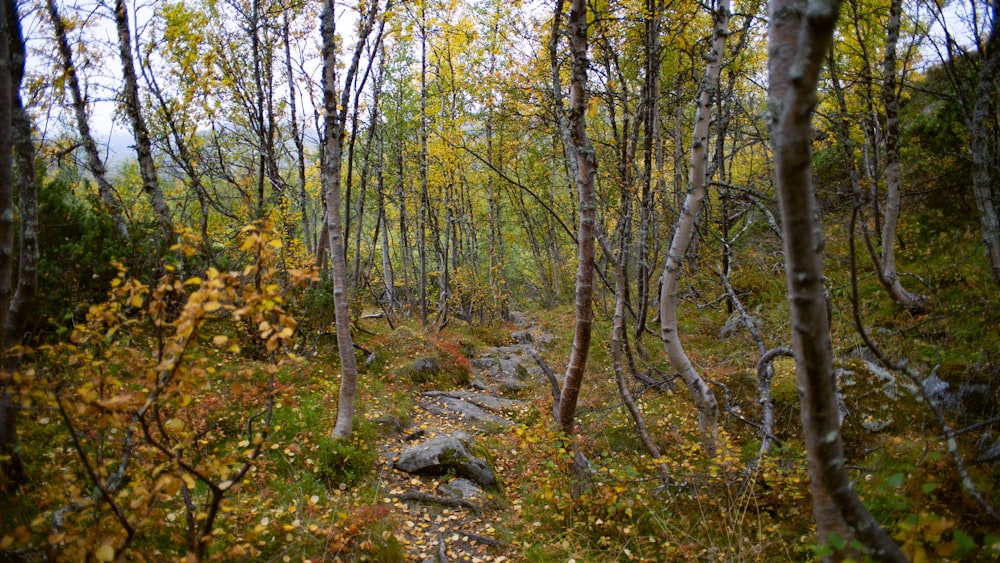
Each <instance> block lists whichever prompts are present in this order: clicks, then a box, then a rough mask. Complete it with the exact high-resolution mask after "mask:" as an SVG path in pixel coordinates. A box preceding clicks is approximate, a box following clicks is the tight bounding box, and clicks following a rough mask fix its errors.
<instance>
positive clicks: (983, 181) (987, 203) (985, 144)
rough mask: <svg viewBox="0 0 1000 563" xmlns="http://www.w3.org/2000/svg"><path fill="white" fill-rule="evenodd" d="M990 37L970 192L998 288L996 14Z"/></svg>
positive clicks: (999, 53) (974, 127)
mask: <svg viewBox="0 0 1000 563" xmlns="http://www.w3.org/2000/svg"><path fill="white" fill-rule="evenodd" d="M992 22H993V23H992V26H993V27H992V28H991V29H990V37H989V40H988V41H987V42H986V46H985V50H986V52H985V53H983V56H982V62H981V66H980V67H979V77H978V79H977V81H976V94H975V102H974V103H973V109H972V123H971V124H970V127H969V133H970V137H971V139H970V141H971V145H972V147H971V148H972V190H973V192H974V193H975V194H976V207H977V208H978V209H979V217H980V221H981V223H982V227H983V246H984V247H985V250H986V262H987V264H988V265H989V268H990V273H991V274H992V275H993V281H994V282H996V284H997V285H1000V219H998V213H997V204H996V201H997V192H996V187H995V186H996V180H997V179H996V178H995V177H994V174H995V172H994V171H995V170H996V158H997V147H996V145H995V144H993V141H992V140H991V138H990V137H991V135H990V124H991V123H995V121H996V80H997V74H998V73H1000V34H998V32H997V26H998V24H997V14H996V13H994V15H993V19H992Z"/></svg>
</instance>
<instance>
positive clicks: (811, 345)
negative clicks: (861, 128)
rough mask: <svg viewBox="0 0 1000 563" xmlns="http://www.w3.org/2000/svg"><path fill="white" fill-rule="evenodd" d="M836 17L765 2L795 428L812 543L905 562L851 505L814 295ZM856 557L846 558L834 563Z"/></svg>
mask: <svg viewBox="0 0 1000 563" xmlns="http://www.w3.org/2000/svg"><path fill="white" fill-rule="evenodd" d="M839 11H840V0H828V1H823V2H820V3H819V4H817V5H810V6H809V9H808V12H807V11H806V2H805V1H804V0H772V2H771V6H770V13H769V20H768V38H769V57H768V66H769V74H770V78H769V85H770V88H769V92H768V116H769V119H770V123H769V125H770V130H771V143H772V146H773V149H774V164H775V178H776V181H777V188H778V194H779V196H780V200H781V215H782V224H783V225H784V229H785V236H784V237H783V238H784V247H785V248H784V250H785V275H786V282H787V286H788V301H789V306H790V309H791V324H792V327H793V330H792V342H793V347H794V350H795V363H796V371H797V373H798V380H799V396H800V398H801V403H802V429H803V435H804V437H805V443H806V454H807V458H808V462H809V475H810V482H811V486H812V493H813V512H814V514H815V516H816V527H817V531H818V533H819V541H820V543H822V544H828V543H829V541H830V538H831V535H832V534H834V533H836V534H838V535H839V536H840V537H841V538H842V539H844V540H845V541H848V542H850V540H851V539H852V537H853V538H857V539H859V540H860V541H861V542H863V543H864V544H865V546H866V547H868V548H869V549H870V550H871V555H872V557H874V558H875V559H876V560H885V561H906V557H905V556H904V555H903V554H902V552H901V551H900V550H899V548H898V547H897V546H896V545H895V544H894V543H893V542H892V540H891V539H890V538H889V536H888V535H887V534H886V533H885V531H884V530H882V528H881V527H880V526H879V525H878V523H877V522H876V521H875V520H874V519H873V518H872V516H871V514H870V513H869V512H868V510H867V509H866V508H865V506H864V504H863V503H862V502H861V500H860V499H859V498H858V495H857V492H856V491H855V490H854V488H853V485H852V484H851V481H850V478H849V477H848V476H847V473H846V471H845V468H844V453H843V447H842V445H841V438H840V421H839V409H838V406H837V401H836V392H837V390H836V385H835V381H834V374H833V346H832V342H831V339H830V328H829V320H828V316H827V308H826V296H825V291H824V288H823V261H822V247H823V237H822V233H821V231H820V227H819V225H818V224H817V217H818V210H817V204H816V197H815V193H814V191H813V187H812V176H811V172H810V151H809V149H810V142H811V139H812V127H811V119H812V111H813V109H814V108H815V106H816V85H817V82H818V80H819V74H820V67H821V66H822V61H823V59H824V57H825V56H826V53H827V50H828V49H829V48H830V44H831V42H832V37H833V29H834V26H835V24H836V21H837V15H838V12H839ZM793 70H794V71H793ZM857 555H858V554H857V553H854V550H848V552H846V553H843V552H842V553H839V554H837V557H838V558H841V557H855V558H856V557H857Z"/></svg>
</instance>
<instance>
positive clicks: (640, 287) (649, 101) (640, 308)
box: [632, 0, 660, 356]
mask: <svg viewBox="0 0 1000 563" xmlns="http://www.w3.org/2000/svg"><path fill="white" fill-rule="evenodd" d="M644 19H645V34H646V37H645V53H646V61H645V64H646V76H645V83H644V85H643V91H642V99H643V104H642V108H643V110H642V118H643V119H642V125H643V132H644V136H643V141H642V199H641V201H640V205H641V207H640V211H639V234H638V249H637V255H638V256H637V262H638V267H637V272H636V283H637V288H636V293H637V295H636V307H637V311H636V320H635V331H634V332H633V334H632V336H633V338H634V340H635V347H636V350H638V351H639V353H640V355H642V356H645V352H644V351H643V346H642V336H643V334H645V332H646V331H645V328H646V319H647V317H648V311H649V301H650V295H651V293H652V289H651V286H652V281H653V280H652V277H653V275H654V274H653V271H654V270H653V264H652V260H651V258H652V256H651V246H652V238H653V221H654V212H655V208H654V205H653V156H654V155H653V149H654V144H655V142H656V139H657V137H658V136H659V132H660V131H659V123H660V116H659V113H660V88H659V86H660V2H659V0H647V1H646V14H645V15H644Z"/></svg>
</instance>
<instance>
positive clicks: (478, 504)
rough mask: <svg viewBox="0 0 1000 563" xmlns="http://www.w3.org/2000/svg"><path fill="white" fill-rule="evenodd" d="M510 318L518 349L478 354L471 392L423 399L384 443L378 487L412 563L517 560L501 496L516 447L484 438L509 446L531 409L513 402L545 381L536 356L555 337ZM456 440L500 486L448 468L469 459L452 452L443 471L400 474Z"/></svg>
mask: <svg viewBox="0 0 1000 563" xmlns="http://www.w3.org/2000/svg"><path fill="white" fill-rule="evenodd" d="M512 317H513V320H514V324H515V325H516V327H517V330H515V331H514V332H513V333H512V334H511V341H512V343H511V344H510V345H507V346H499V347H491V348H486V349H484V350H482V351H480V352H479V354H478V355H477V356H476V357H475V358H474V359H473V361H472V365H473V373H472V382H471V384H470V385H469V387H468V388H466V389H462V390H453V391H433V390H432V391H426V392H424V393H422V394H421V396H420V397H419V398H418V399H417V401H416V404H415V405H414V409H413V418H412V423H411V424H410V426H408V427H407V428H405V429H403V430H402V431H400V432H399V433H398V434H397V435H396V436H393V437H392V438H390V439H388V440H386V441H384V442H383V443H381V444H380V449H381V452H382V456H381V461H380V468H379V475H380V483H379V486H380V489H381V491H382V495H383V498H384V499H385V501H386V502H387V503H388V504H390V505H391V506H392V507H393V512H394V516H396V517H397V519H398V520H399V521H400V522H401V523H402V526H400V529H399V531H398V532H397V538H398V539H399V540H400V541H401V542H402V543H403V545H404V548H405V551H406V557H407V561H423V562H445V561H449V562H451V561H473V562H488V561H490V562H502V561H510V560H511V558H512V554H513V553H515V550H514V549H513V547H512V546H510V545H509V543H508V541H507V538H506V537H505V536H506V534H505V530H506V528H507V525H508V523H509V522H510V521H511V518H514V517H516V514H515V513H512V512H511V509H510V508H509V506H508V505H509V503H508V502H507V501H506V500H505V499H504V498H503V492H502V491H503V483H506V482H509V477H510V476H509V475H508V467H509V466H510V465H511V464H510V463H508V457H507V456H508V455H509V452H510V451H511V448H503V447H489V444H488V443H487V441H486V440H484V438H485V437H491V438H495V437H497V436H499V437H500V440H496V439H490V440H489V443H492V444H495V443H497V442H498V441H499V442H500V443H506V442H507V438H508V437H510V432H512V428H514V427H515V426H516V425H517V423H518V421H519V420H520V419H521V417H522V416H523V414H524V413H525V412H526V410H527V409H528V408H529V404H528V402H527V401H524V400H521V399H518V398H515V397H518V396H521V395H523V394H524V392H525V391H526V390H528V389H529V388H534V387H535V386H536V383H537V382H538V381H542V380H543V378H544V376H543V374H542V372H541V369H540V368H539V367H538V365H537V363H536V362H535V360H534V359H533V358H532V355H531V351H532V349H538V348H541V347H544V346H545V345H547V344H548V343H549V342H551V340H552V335H550V334H548V333H545V332H543V331H542V330H541V329H540V328H539V327H538V324H537V322H535V321H534V320H532V319H529V318H528V317H527V316H526V315H525V314H523V313H516V312H515V313H512ZM450 438H456V439H457V440H459V441H461V442H463V443H464V444H466V445H467V448H465V449H467V450H468V455H470V457H471V458H472V461H470V462H469V463H471V464H473V469H474V467H475V466H476V464H478V463H479V462H477V461H475V460H479V461H486V462H488V463H489V464H490V465H492V469H493V470H494V472H495V475H496V478H497V479H498V480H499V481H500V484H499V486H498V487H496V488H495V489H492V490H491V489H490V488H489V487H488V486H484V485H483V484H482V481H483V478H482V476H481V475H479V474H478V473H477V472H476V471H474V470H473V469H469V470H468V471H466V468H465V466H463V465H461V463H459V465H458V466H457V469H456V467H455V466H448V467H445V465H446V463H445V461H444V458H445V457H447V458H448V459H447V462H448V463H451V462H452V461H454V460H453V459H452V458H455V457H460V455H464V454H460V455H456V454H455V453H454V451H452V449H453V448H452V449H449V450H447V451H446V452H445V453H444V454H440V455H439V457H440V458H441V463H440V464H438V465H435V464H433V463H431V464H430V465H431V467H428V468H426V469H425V470H420V471H414V472H407V471H404V470H402V469H400V466H407V467H409V465H411V463H409V461H410V459H411V458H414V457H417V456H419V455H424V456H427V455H431V456H433V455H435V454H434V453H431V454H428V452H427V450H428V449H432V448H434V447H435V444H438V443H441V442H447V441H449V439H450ZM449 443H452V444H454V443H455V442H454V441H451V442H449ZM458 449H459V450H461V449H462V447H461V446H458ZM495 450H502V451H495ZM434 459H436V458H434ZM417 463H419V462H417ZM411 470H412V469H411ZM477 480H478V481H480V483H478V484H477V483H476V481H477Z"/></svg>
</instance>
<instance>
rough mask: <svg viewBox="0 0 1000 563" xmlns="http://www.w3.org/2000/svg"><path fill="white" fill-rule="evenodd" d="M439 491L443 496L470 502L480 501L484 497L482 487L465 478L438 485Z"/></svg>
mask: <svg viewBox="0 0 1000 563" xmlns="http://www.w3.org/2000/svg"><path fill="white" fill-rule="evenodd" d="M437 491H438V493H439V494H441V495H442V496H446V497H452V498H457V499H462V500H468V501H474V500H478V499H480V498H482V497H483V489H482V487H480V486H479V485H477V484H475V483H473V482H472V481H470V480H468V479H466V478H464V477H461V478H458V479H452V480H451V481H448V482H447V483H441V484H440V485H438V487H437Z"/></svg>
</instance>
